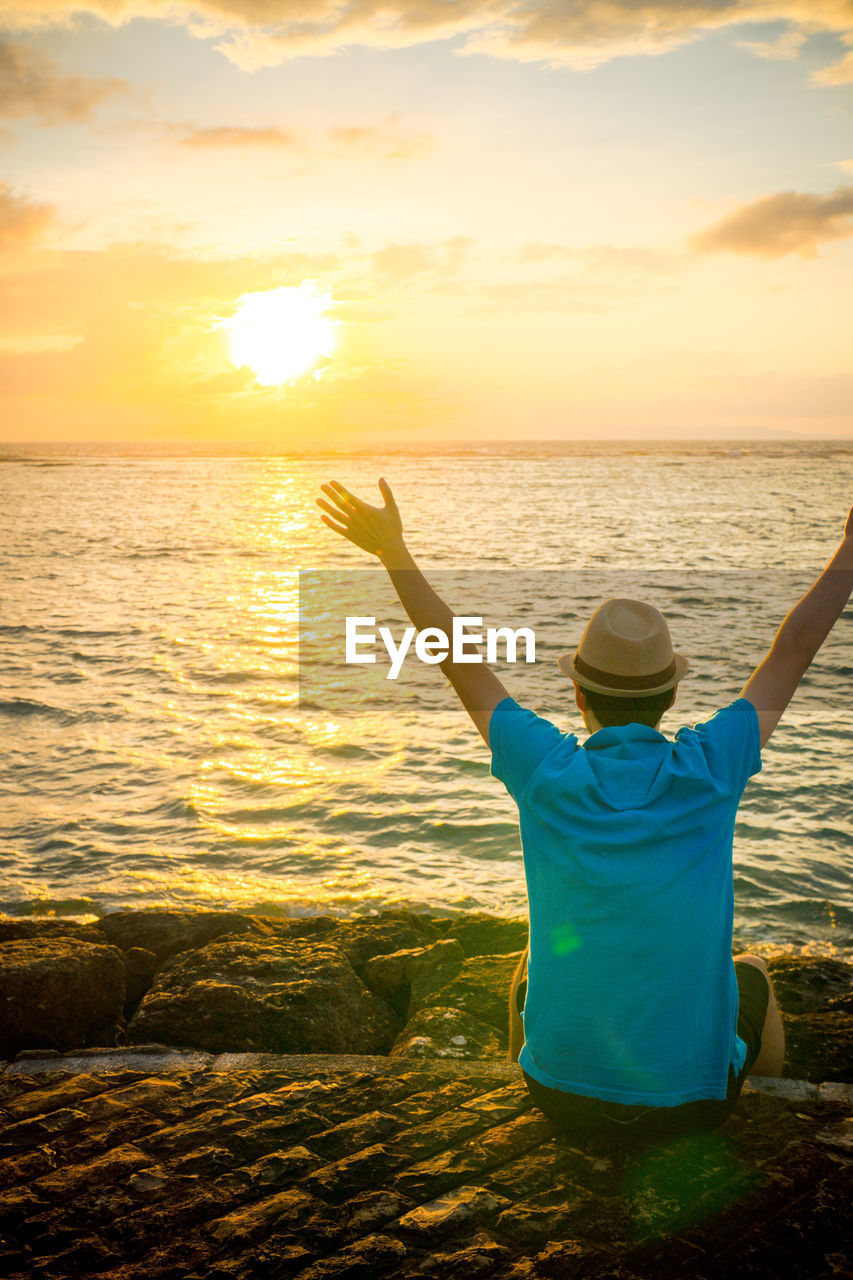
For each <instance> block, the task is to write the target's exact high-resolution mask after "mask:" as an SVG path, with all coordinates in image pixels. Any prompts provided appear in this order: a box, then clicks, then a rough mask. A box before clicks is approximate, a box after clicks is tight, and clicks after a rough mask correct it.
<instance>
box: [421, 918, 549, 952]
mask: <svg viewBox="0 0 853 1280" xmlns="http://www.w3.org/2000/svg"><path fill="white" fill-rule="evenodd" d="M527 933H528V925H527V920H526V919H520V918H513V919H509V920H506V919H504V918H503V917H502V916H493V915H489V914H488V913H487V912H485V911H469V912H466V913H465V915H463V916H457V917H456V919H455V920H451V921H450V923H449V924H448V925H447V927H446V928H445V929H444V930H443V932H442V937H445V938H455V939H456V941H457V942H458V943H459V944H460V945H461V947H462V950H463V951H464V952H465V954H466V956H497V955H506V954H508V953H510V952H513V951H523V950H524V948H525V947H526V946H527Z"/></svg>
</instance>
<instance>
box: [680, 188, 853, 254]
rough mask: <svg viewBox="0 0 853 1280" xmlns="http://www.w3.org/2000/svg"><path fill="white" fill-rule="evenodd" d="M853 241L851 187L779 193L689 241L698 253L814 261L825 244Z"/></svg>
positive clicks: (736, 212) (741, 208)
mask: <svg viewBox="0 0 853 1280" xmlns="http://www.w3.org/2000/svg"><path fill="white" fill-rule="evenodd" d="M848 236H853V187H837V188H836V189H835V191H832V192H830V194H829V195H826V196H817V195H809V194H808V193H805V192H800V191H780V192H778V194H776V195H773V196H764V197H763V198H762V199H761V200H754V201H752V202H751V203H750V204H745V205H741V207H740V208H739V209H735V211H734V213H731V214H729V216H728V217H727V218H723V219H722V221H721V222H717V223H715V224H714V226H712V227H708V228H707V229H706V230H705V231H702V232H700V233H699V234H698V235H696V236H694V237H693V238H692V240H691V241H690V246H691V248H693V249H694V250H697V251H699V252H700V253H712V252H715V251H719V250H723V251H728V252H730V253H743V254H756V255H757V256H758V257H761V258H782V257H784V256H785V255H786V254H788V253H799V254H802V255H803V257H814V255H815V254H816V253H817V250H818V248H819V247H820V245H822V244H823V243H825V242H826V241H828V240H843V239H845V238H846V237H848Z"/></svg>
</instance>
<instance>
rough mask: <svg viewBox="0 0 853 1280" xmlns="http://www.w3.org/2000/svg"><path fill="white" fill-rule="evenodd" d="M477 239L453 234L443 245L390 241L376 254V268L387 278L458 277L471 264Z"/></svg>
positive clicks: (374, 264) (374, 265)
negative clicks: (393, 242) (469, 262)
mask: <svg viewBox="0 0 853 1280" xmlns="http://www.w3.org/2000/svg"><path fill="white" fill-rule="evenodd" d="M473 249H474V241H473V240H471V239H469V238H468V237H467V236H453V237H452V238H451V239H450V240H445V241H444V243H443V244H441V245H434V244H420V243H415V244H388V245H385V246H384V248H382V249H377V250H376V252H375V253H374V254H373V255H372V262H373V267H374V270H375V271H377V272H378V273H379V275H381V276H382V277H384V278H386V279H393V280H400V281H409V280H412V279H414V277H416V276H427V275H429V276H432V277H434V278H441V277H449V276H455V275H457V274H458V272H459V271H461V270H462V269H463V267H464V266H466V265H467V263H468V260H469V258H470V256H471V254H472V251H473Z"/></svg>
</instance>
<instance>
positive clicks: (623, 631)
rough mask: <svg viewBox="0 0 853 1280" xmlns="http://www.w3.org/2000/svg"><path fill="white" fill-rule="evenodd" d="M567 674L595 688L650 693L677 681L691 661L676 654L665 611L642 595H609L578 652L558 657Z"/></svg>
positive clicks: (619, 694)
mask: <svg viewBox="0 0 853 1280" xmlns="http://www.w3.org/2000/svg"><path fill="white" fill-rule="evenodd" d="M557 666H558V667H559V668H560V670H561V671H562V673H563V675H564V676H568V677H569V679H570V680H575V681H577V683H578V684H579V685H581V686H582V687H583V688H584V689H591V690H592V692H593V693H609V694H610V695H611V696H612V697H615V698H637V697H648V696H649V695H650V694H653V693H664V692H665V691H666V690H667V689H672V688H673V687H674V686H675V685H677V684H678V682H679V680H680V679H681V677H682V676H683V675H684V674H685V673H686V672H687V670H688V667H689V664H688V662H687V659H686V658H683V657H682V656H681V654H680V653H674V652H673V648H672V641H671V639H670V636H669V627H668V626H667V625H666V619H665V618H664V616H663V614H662V613H659V612H658V610H657V609H655V608H653V607H652V605H650V604H643V603H642V602H641V601H640V600H605V601H604V604H601V605H599V606H598V608H597V609H596V611H595V613H594V614H593V615H592V617H591V618H590V620H589V622H588V623H587V626H586V630H585V631H584V633H583V635H582V636H581V641H580V644H579V645H578V647H577V649H576V650H575V652H574V653H564V654H563V655H562V656H561V657H559V658H558V659H557Z"/></svg>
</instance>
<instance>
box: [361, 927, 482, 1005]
mask: <svg viewBox="0 0 853 1280" xmlns="http://www.w3.org/2000/svg"><path fill="white" fill-rule="evenodd" d="M464 959H465V952H464V951H463V950H462V947H461V946H460V944H459V943H458V942H457V941H456V939H455V938H443V939H440V940H439V941H438V942H433V943H431V944H430V945H429V946H426V947H411V948H408V949H406V950H401V951H393V952H392V953H391V954H390V955H377V956H373V957H372V959H370V960H368V961H367V963H366V964H365V966H364V969H363V970H362V977H363V978H364V981H365V983H366V985H367V986H368V987H369V988H370V990H371V991H375V992H376V994H377V995H378V996H382V997H383V999H385V1000H388V1001H389V1002H390V1003H392V1004H393V1005H394V1007H395V1008H396V1009H397V1011H398V1012H399V1013H400V1014H401V1016H403V1017H406V1016H407V1015H408V1014H409V1013H410V1012H414V1011H413V1010H411V1009H410V994H411V988H412V983H413V982H414V981H416V980H417V978H418V977H419V975H420V974H431V973H432V972H434V971H435V970H436V969H438V968H440V969H442V970H443V971H446V972H447V975H448V980H450V978H452V977H455V975H456V974H457V973H458V972H459V969H460V968H461V967H462V961H463V960H464Z"/></svg>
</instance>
